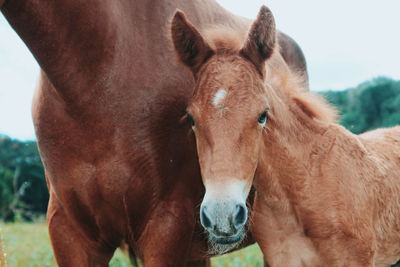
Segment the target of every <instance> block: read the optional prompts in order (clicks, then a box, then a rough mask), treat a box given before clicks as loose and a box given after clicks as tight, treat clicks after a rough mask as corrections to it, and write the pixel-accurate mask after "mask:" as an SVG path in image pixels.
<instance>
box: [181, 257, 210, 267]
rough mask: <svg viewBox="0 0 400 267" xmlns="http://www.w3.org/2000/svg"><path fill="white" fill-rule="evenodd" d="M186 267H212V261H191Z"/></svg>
mask: <svg viewBox="0 0 400 267" xmlns="http://www.w3.org/2000/svg"><path fill="white" fill-rule="evenodd" d="M186 267H211V260H210V259H206V260H199V261H189V262H188V263H186Z"/></svg>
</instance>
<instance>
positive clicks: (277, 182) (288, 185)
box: [255, 92, 334, 198]
mask: <svg viewBox="0 0 400 267" xmlns="http://www.w3.org/2000/svg"><path fill="white" fill-rule="evenodd" d="M282 95H283V93H279V92H278V93H277V94H274V95H273V96H271V97H273V98H275V99H274V100H272V101H271V106H272V107H271V112H274V111H275V113H273V114H271V119H270V120H269V121H268V122H267V128H266V130H265V133H264V146H263V148H262V152H261V157H260V162H259V166H258V174H257V178H256V181H255V182H256V186H259V187H262V192H265V194H270V195H271V194H272V195H274V194H275V195H276V197H279V198H287V197H288V194H291V192H290V191H291V190H297V191H298V190H300V189H301V186H302V183H306V179H308V178H309V172H310V169H308V168H307V167H308V166H310V165H311V161H312V160H313V159H314V156H315V155H314V154H315V153H316V151H315V149H316V147H318V146H319V144H320V143H323V142H331V140H333V139H334V136H330V134H328V135H329V136H328V135H327V134H326V133H327V132H328V129H329V125H328V124H327V123H321V122H318V121H316V120H314V119H312V118H310V117H308V115H307V114H304V112H303V111H302V110H301V108H300V107H298V106H297V105H296V103H295V102H294V101H293V102H292V100H289V98H285V97H282ZM319 153H325V151H319Z"/></svg>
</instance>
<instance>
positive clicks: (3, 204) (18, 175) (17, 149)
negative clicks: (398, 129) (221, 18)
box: [0, 78, 400, 221]
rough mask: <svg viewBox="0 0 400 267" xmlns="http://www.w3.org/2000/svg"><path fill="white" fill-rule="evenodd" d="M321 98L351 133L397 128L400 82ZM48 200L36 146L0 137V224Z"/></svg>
mask: <svg viewBox="0 0 400 267" xmlns="http://www.w3.org/2000/svg"><path fill="white" fill-rule="evenodd" d="M321 94H322V95H323V96H325V97H326V98H327V99H328V101H329V102H330V103H332V104H333V105H334V106H336V108H337V109H338V111H339V113H340V118H341V119H340V123H341V124H342V125H343V126H345V127H346V128H348V129H349V130H350V131H352V132H353V133H362V132H365V131H368V130H372V129H375V128H379V127H390V126H394V125H400V81H395V80H392V79H389V78H377V79H374V80H371V81H368V82H365V83H362V84H360V85H358V86H357V87H356V88H350V89H347V90H343V91H326V92H322V93H321ZM48 198H49V195H48V191H47V187H46V180H45V177H44V170H43V165H42V163H41V160H40V157H39V153H38V149H37V146H36V143H35V142H34V141H25V142H22V141H18V140H14V139H11V138H9V137H7V136H1V135H0V220H2V221H22V220H23V221H33V220H36V219H38V218H43V216H44V214H45V213H46V209H47V202H48Z"/></svg>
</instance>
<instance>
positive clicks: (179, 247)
mask: <svg viewBox="0 0 400 267" xmlns="http://www.w3.org/2000/svg"><path fill="white" fill-rule="evenodd" d="M194 223H195V222H194V214H193V207H192V205H185V203H184V201H178V200H177V201H164V202H161V203H160V204H159V205H158V206H157V207H156V208H155V210H154V211H153V213H152V215H151V218H150V220H149V223H148V224H147V226H146V229H145V231H144V232H143V234H142V236H141V237H140V240H139V244H140V247H141V250H142V251H143V263H144V266H145V267H150V266H155V267H167V266H174V267H178V266H182V267H183V266H185V265H186V263H187V261H188V258H189V253H190V249H191V242H192V235H193V231H194Z"/></svg>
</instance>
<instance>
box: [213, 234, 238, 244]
mask: <svg viewBox="0 0 400 267" xmlns="http://www.w3.org/2000/svg"><path fill="white" fill-rule="evenodd" d="M243 238H244V231H239V232H238V233H236V234H235V235H232V236H216V235H214V234H212V233H210V239H211V241H212V242H214V243H217V244H221V245H227V244H234V243H238V242H240V241H242V240H243Z"/></svg>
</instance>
